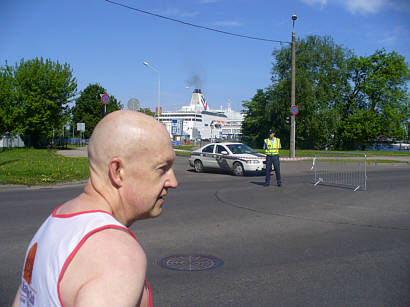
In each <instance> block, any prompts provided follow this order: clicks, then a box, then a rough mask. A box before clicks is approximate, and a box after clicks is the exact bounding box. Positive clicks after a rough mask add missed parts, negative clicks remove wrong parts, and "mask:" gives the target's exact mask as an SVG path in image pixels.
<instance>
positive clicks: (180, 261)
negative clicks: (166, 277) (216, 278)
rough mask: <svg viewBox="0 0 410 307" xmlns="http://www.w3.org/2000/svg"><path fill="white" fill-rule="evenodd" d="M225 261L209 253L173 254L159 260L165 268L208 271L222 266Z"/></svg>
mask: <svg viewBox="0 0 410 307" xmlns="http://www.w3.org/2000/svg"><path fill="white" fill-rule="evenodd" d="M223 263H224V262H223V261H222V260H221V259H219V258H216V257H214V256H209V255H172V256H168V257H165V258H163V259H161V260H160V261H159V263H158V264H159V265H160V266H162V267H163V268H165V269H169V270H176V271H189V272H193V271H206V270H212V269H215V268H217V267H219V266H221V265H222V264H223Z"/></svg>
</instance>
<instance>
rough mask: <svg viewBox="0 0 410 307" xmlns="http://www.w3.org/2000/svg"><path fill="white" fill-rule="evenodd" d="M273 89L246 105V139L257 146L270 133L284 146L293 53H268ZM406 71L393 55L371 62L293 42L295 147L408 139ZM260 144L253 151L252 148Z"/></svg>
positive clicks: (323, 45)
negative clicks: (294, 52)
mask: <svg viewBox="0 0 410 307" xmlns="http://www.w3.org/2000/svg"><path fill="white" fill-rule="evenodd" d="M272 55H273V56H274V59H275V61H274V62H273V69H272V85H271V86H270V87H269V88H267V89H265V91H262V90H258V91H257V94H256V95H255V96H254V97H253V99H252V101H250V102H248V101H245V102H244V104H243V106H244V107H245V114H246V117H245V120H244V123H243V139H244V141H246V142H249V143H250V145H253V146H260V140H261V139H263V138H264V137H265V136H266V135H267V131H268V130H269V129H270V128H273V129H275V130H276V131H277V135H278V136H279V137H281V142H282V145H283V146H284V147H287V146H288V144H289V140H288V137H287V136H288V135H289V134H290V133H289V131H290V125H289V124H288V123H287V122H286V119H287V117H289V116H290V114H289V108H290V90H291V49H290V47H283V48H281V49H280V50H275V51H273V53H272ZM408 80H409V67H408V65H407V64H406V63H405V61H404V57H402V56H400V55H398V54H397V53H396V52H391V53H386V51H385V50H378V51H376V52H375V53H374V54H373V55H371V56H368V57H356V56H355V55H354V54H353V52H352V51H350V50H348V49H345V48H342V47H341V46H339V45H336V44H335V43H334V42H333V40H332V39H331V38H330V37H328V36H325V37H318V36H308V37H307V38H306V39H300V40H298V41H297V43H296V105H297V106H298V107H299V114H298V115H297V116H296V147H297V148H312V149H321V148H323V147H334V148H343V149H347V148H355V147H357V146H361V147H362V148H363V147H365V146H366V145H368V144H371V143H373V142H374V141H375V140H376V139H377V138H378V137H380V136H388V137H392V138H396V139H402V138H404V137H405V128H406V127H405V125H406V121H407V120H408V104H409V96H408V92H407V81H408ZM256 143H258V144H256Z"/></svg>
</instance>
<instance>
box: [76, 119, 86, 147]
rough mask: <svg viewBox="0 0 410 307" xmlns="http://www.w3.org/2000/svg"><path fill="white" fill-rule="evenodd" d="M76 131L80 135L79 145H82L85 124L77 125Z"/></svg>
mask: <svg viewBox="0 0 410 307" xmlns="http://www.w3.org/2000/svg"><path fill="white" fill-rule="evenodd" d="M77 131H80V134H81V141H80V143H81V144H82V140H83V138H84V132H85V123H77Z"/></svg>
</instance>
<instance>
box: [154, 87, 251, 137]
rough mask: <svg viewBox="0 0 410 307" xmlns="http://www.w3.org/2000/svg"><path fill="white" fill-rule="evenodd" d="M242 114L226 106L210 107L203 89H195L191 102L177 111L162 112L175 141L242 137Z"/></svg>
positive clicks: (162, 119) (163, 119)
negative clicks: (212, 108)
mask: <svg viewBox="0 0 410 307" xmlns="http://www.w3.org/2000/svg"><path fill="white" fill-rule="evenodd" d="M243 118H244V117H243V114H241V113H239V112H236V111H233V110H232V109H231V107H230V105H229V104H228V107H227V108H226V109H223V108H222V107H221V109H219V110H211V109H210V108H209V106H208V103H207V102H206V100H205V97H204V95H203V94H202V92H201V90H200V89H195V90H194V91H193V93H192V97H191V102H190V104H189V106H183V107H182V108H181V109H180V110H178V111H165V112H162V113H161V115H160V116H159V120H160V121H161V122H163V123H164V124H165V126H166V128H167V130H168V131H169V134H170V136H171V138H172V139H173V140H174V141H182V142H188V141H192V140H204V139H209V140H218V139H219V140H239V138H240V136H241V135H242V121H243Z"/></svg>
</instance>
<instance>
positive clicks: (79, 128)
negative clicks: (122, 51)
mask: <svg viewBox="0 0 410 307" xmlns="http://www.w3.org/2000/svg"><path fill="white" fill-rule="evenodd" d="M77 131H81V132H85V123H77Z"/></svg>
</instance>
